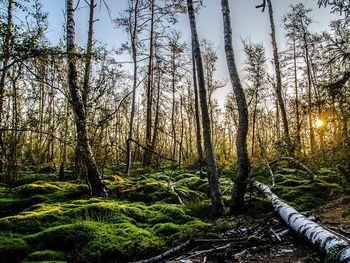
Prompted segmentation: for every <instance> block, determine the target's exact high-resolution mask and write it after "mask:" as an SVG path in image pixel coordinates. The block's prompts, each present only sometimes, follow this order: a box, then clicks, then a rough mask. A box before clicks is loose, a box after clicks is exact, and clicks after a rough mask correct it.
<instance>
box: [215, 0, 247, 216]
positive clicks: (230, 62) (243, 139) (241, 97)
mask: <svg viewBox="0 0 350 263" xmlns="http://www.w3.org/2000/svg"><path fill="white" fill-rule="evenodd" d="M221 7H222V15H223V24H224V38H225V53H226V62H227V66H228V70H229V74H230V79H231V84H232V88H233V92H234V94H235V97H236V103H237V107H238V113H239V124H238V130H237V138H236V150H237V166H238V171H237V176H236V178H235V183H234V187H233V192H232V203H231V209H232V211H234V210H240V209H242V208H243V206H244V194H245V192H246V188H247V179H248V174H249V166H250V164H249V159H248V150H247V134H248V108H247V103H246V99H245V94H244V91H243V88H242V85H241V81H240V78H239V75H238V71H237V67H236V63H235V56H234V52H233V44H232V27H231V18H230V7H229V3H228V0H221Z"/></svg>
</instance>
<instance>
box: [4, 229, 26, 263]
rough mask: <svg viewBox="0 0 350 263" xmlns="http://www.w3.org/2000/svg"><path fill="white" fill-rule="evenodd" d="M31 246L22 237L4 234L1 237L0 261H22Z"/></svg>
mask: <svg viewBox="0 0 350 263" xmlns="http://www.w3.org/2000/svg"><path fill="white" fill-rule="evenodd" d="M29 249H30V247H29V246H28V244H27V242H26V241H25V240H23V239H22V238H13V237H10V236H4V235H2V236H1V238H0V262H1V263H12V262H20V261H21V260H23V259H24V258H25V257H26V255H27V254H28V252H29Z"/></svg>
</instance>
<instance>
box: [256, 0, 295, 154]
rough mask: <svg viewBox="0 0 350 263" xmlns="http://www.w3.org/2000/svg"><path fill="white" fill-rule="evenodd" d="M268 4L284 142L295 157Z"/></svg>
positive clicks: (270, 7) (269, 2)
mask: <svg viewBox="0 0 350 263" xmlns="http://www.w3.org/2000/svg"><path fill="white" fill-rule="evenodd" d="M266 2H267V5H268V9H269V20H270V28H271V43H272V50H273V61H274V65H275V75H276V96H277V100H278V105H279V108H280V111H281V117H282V123H283V133H284V140H285V142H286V144H287V148H288V153H289V155H293V149H292V143H291V139H290V136H289V125H288V119H287V111H286V107H285V104H284V100H283V96H282V76H281V67H280V60H279V54H278V47H277V41H276V29H275V22H274V18H273V9H272V0H266ZM263 10H264V8H263Z"/></svg>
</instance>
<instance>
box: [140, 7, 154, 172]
mask: <svg viewBox="0 0 350 263" xmlns="http://www.w3.org/2000/svg"><path fill="white" fill-rule="evenodd" d="M154 1H155V0H151V26H150V41H149V42H150V44H149V62H148V72H147V75H148V76H147V100H146V102H147V108H146V110H147V113H146V146H147V147H148V148H151V142H152V104H153V103H152V102H153V87H152V86H153V56H154V55H153V53H154V20H155V14H154ZM151 159H152V155H151V153H150V152H148V151H145V153H144V156H143V166H149V165H150V164H151V161H152V160H151Z"/></svg>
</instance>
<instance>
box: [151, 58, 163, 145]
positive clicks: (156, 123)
mask: <svg viewBox="0 0 350 263" xmlns="http://www.w3.org/2000/svg"><path fill="white" fill-rule="evenodd" d="M161 80H162V70H161V69H160V65H159V66H158V84H157V101H156V114H155V116H154V127H153V137H152V144H151V150H153V151H155V149H156V143H157V138H158V128H159V111H160V97H161V88H160V87H161Z"/></svg>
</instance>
